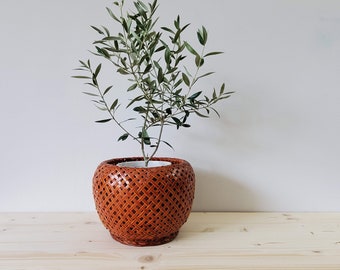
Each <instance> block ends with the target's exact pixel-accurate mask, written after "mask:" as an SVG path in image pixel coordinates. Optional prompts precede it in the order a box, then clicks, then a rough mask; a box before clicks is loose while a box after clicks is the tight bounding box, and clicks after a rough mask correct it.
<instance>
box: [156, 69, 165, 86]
mask: <svg viewBox="0 0 340 270" xmlns="http://www.w3.org/2000/svg"><path fill="white" fill-rule="evenodd" d="M157 81H158V83H162V82H163V81H164V74H163V70H162V69H161V68H160V69H158V75H157Z"/></svg>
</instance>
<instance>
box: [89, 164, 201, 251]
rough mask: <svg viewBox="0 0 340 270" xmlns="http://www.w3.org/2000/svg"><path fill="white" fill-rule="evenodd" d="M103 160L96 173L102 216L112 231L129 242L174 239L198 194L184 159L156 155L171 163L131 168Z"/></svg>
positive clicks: (142, 243) (97, 200)
mask: <svg viewBox="0 0 340 270" xmlns="http://www.w3.org/2000/svg"><path fill="white" fill-rule="evenodd" d="M135 160H142V158H118V159H111V160H107V161H104V162H102V163H101V164H100V165H99V166H98V168H97V170H96V172H95V174H94V177H93V195H94V200H95V204H96V209H97V212H98V215H99V217H100V219H101V221H102V223H103V224H104V226H105V227H106V228H107V229H108V230H109V232H110V234H111V236H112V237H113V238H114V239H115V240H117V241H119V242H121V243H123V244H127V245H133V246H151V245H160V244H165V243H167V242H170V241H171V240H173V239H174V238H175V237H176V235H177V234H178V231H179V229H180V227H181V226H182V225H183V224H184V223H185V222H186V220H187V218H188V216H189V214H190V211H191V206H192V202H193V199H194V191H195V175H194V172H193V169H192V167H191V165H190V164H189V163H188V162H187V161H185V160H182V159H176V158H154V159H153V160H158V161H167V162H170V163H171V164H170V165H167V166H159V167H149V168H130V167H124V166H118V165H117V164H118V163H122V162H127V161H135Z"/></svg>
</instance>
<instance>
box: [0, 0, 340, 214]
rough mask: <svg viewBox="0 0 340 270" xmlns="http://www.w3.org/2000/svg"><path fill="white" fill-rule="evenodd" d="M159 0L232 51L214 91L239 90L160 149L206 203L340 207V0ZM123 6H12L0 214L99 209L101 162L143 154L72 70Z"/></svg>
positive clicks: (6, 4)
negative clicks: (95, 191)
mask: <svg viewBox="0 0 340 270" xmlns="http://www.w3.org/2000/svg"><path fill="white" fill-rule="evenodd" d="M159 2H160V4H161V6H160V10H159V14H160V15H161V16H163V17H162V20H163V21H164V22H165V21H172V18H174V17H175V16H176V15H177V14H178V13H180V14H181V15H182V20H183V22H185V21H186V22H192V27H193V29H195V28H196V27H199V26H200V25H201V24H203V25H205V26H206V27H207V28H208V30H209V35H210V47H209V48H210V49H212V50H215V49H216V50H224V51H225V54H224V55H223V56H221V57H217V58H215V59H211V62H210V65H211V66H212V67H213V68H214V69H215V70H216V71H217V74H216V75H215V76H214V77H213V78H211V79H210V80H208V81H207V82H206V84H207V87H211V86H212V85H218V84H220V83H221V82H222V81H226V82H227V84H228V86H229V88H230V89H232V90H235V91H236V94H235V95H234V96H233V97H232V99H230V100H228V101H227V102H225V103H223V105H220V106H219V109H220V112H221V119H217V118H216V117H213V118H212V119H211V120H201V119H199V120H195V121H194V122H193V123H192V124H193V128H191V129H189V130H185V131H183V132H182V133H180V134H177V133H176V134H175V133H172V132H170V135H169V139H170V141H171V142H172V143H173V144H174V146H175V149H176V151H175V152H173V151H171V150H168V149H163V150H162V151H161V153H160V155H172V156H178V157H182V158H185V159H187V160H188V161H190V162H191V163H192V165H193V167H194V168H195V170H196V173H197V192H196V201H195V205H194V210H231V211H240V210H241V211H244V210H247V211H252V210H259V211H340V192H339V190H340V168H339V160H340V159H339V157H340V143H339V138H340V107H339V103H340V1H336V0H334V1H330V0H328V1H327V0H318V1H316V0H305V1H303V0H298V1H296V0H290V1H289V0H286V1H283V0H277V1H271V0H268V1H265V0H255V1H254V0H248V1H245V0H230V1H226V0H223V1H221V0H211V1H196V0H186V1H183V0H172V1H166V0H159ZM110 3H111V1H104V0H101V1H90V0H87V1H84V0H72V1H68V0H60V1H43V0H31V1H11V0H2V1H1V4H0V34H1V47H0V59H1V61H0V90H1V106H0V121H1V122H0V123H1V140H0V164H1V169H0V184H1V189H0V211H84V210H85V211H87V210H93V209H94V206H93V202H92V195H91V178H92V174H93V172H94V170H95V168H96V166H97V164H98V163H99V162H100V161H101V160H104V159H108V158H111V157H116V156H130V155H138V154H139V152H138V150H135V149H134V148H133V146H134V145H133V144H132V143H130V144H118V143H116V142H115V141H116V136H117V133H115V131H116V129H115V127H113V126H110V125H107V126H104V125H99V126H98V125H96V124H94V120H97V118H98V115H99V112H97V111H96V110H95V108H93V106H92V104H91V103H90V102H89V99H88V98H87V97H86V96H83V95H82V94H81V91H83V90H84V88H83V85H82V84H81V82H80V81H76V80H74V79H71V78H70V76H71V75H73V71H72V69H73V68H75V67H76V66H77V65H78V64H77V61H78V59H82V58H84V57H87V56H88V55H89V54H88V53H87V50H88V49H89V48H90V43H91V42H92V41H93V40H94V38H95V37H96V35H95V33H94V32H93V31H91V30H90V28H89V27H88V25H90V24H95V25H100V24H103V23H107V16H106V12H105V9H104V8H105V6H106V5H109V4H110ZM117 83H118V84H119V83H120V82H119V81H117Z"/></svg>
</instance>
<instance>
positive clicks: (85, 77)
mask: <svg viewBox="0 0 340 270" xmlns="http://www.w3.org/2000/svg"><path fill="white" fill-rule="evenodd" d="M72 78H75V79H92V78H91V77H88V76H72Z"/></svg>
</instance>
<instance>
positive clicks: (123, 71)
mask: <svg viewBox="0 0 340 270" xmlns="http://www.w3.org/2000/svg"><path fill="white" fill-rule="evenodd" d="M117 72H119V73H120V74H122V75H128V74H129V72H128V71H127V70H125V69H123V68H119V69H117Z"/></svg>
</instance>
